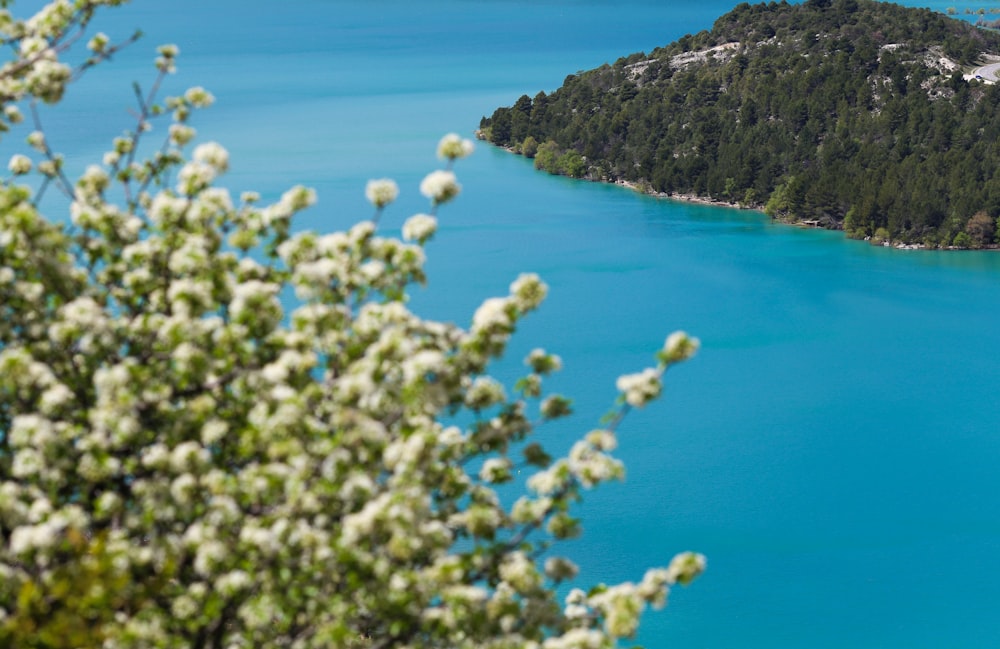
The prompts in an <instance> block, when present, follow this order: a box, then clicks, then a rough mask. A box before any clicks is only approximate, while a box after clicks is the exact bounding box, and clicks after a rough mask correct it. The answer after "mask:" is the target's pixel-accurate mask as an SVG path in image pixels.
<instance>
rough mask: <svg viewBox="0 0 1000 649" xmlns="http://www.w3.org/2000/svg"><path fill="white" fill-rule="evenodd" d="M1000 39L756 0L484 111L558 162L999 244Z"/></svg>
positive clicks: (517, 142)
mask: <svg viewBox="0 0 1000 649" xmlns="http://www.w3.org/2000/svg"><path fill="white" fill-rule="evenodd" d="M990 60H1000V34H997V33H996V32H993V31H988V30H984V29H980V28H977V27H975V26H973V25H970V24H968V23H966V22H962V21H958V20H955V19H951V18H947V17H946V16H944V15H941V14H938V13H934V12H932V11H930V10H927V9H911V8H905V7H901V6H898V5H894V4H889V3H882V2H874V1H871V0H808V1H807V2H805V3H803V4H796V5H791V4H788V3H786V2H780V3H775V2H770V3H768V4H758V5H749V4H741V5H739V6H737V7H736V8H735V9H733V11H731V12H730V13H728V14H726V15H724V16H722V17H721V18H719V19H718V20H717V21H716V23H715V25H714V26H713V28H712V29H711V31H703V32H700V33H698V34H694V35H687V36H684V37H683V38H681V39H679V40H678V41H676V42H674V43H672V44H670V45H668V46H666V47H662V48H657V49H656V50H654V51H653V52H652V53H650V54H645V53H637V54H632V55H630V56H627V57H623V58H621V59H619V60H618V61H616V62H615V63H614V64H613V65H609V64H606V65H604V66H601V67H600V68H597V69H595V70H590V71H587V72H581V73H578V74H571V75H569V76H567V77H566V79H565V81H564V83H563V85H562V87H560V88H559V89H558V90H556V91H554V92H552V93H551V94H546V93H545V92H539V93H538V94H537V95H535V96H534V97H529V96H528V95H523V96H521V97H520V98H519V99H518V100H517V101H516V102H515V103H514V105H513V106H510V107H502V108H498V109H497V110H496V111H495V112H494V113H493V115H492V116H491V117H488V118H486V117H484V118H483V120H482V122H481V124H480V137H482V138H484V139H487V140H488V141H490V142H492V143H494V144H496V145H499V146H504V147H509V148H511V149H513V150H514V151H516V152H519V153H523V154H525V155H527V156H529V157H534V158H535V165H536V167H538V168H540V169H545V170H547V171H550V172H552V173H563V174H566V175H571V176H576V177H587V178H591V179H593V180H602V181H607V182H625V183H631V184H634V185H637V186H639V187H641V188H643V189H644V190H646V191H650V192H652V193H661V194H666V195H695V196H700V197H705V198H711V199H713V200H716V201H723V202H727V203H733V204H742V205H744V206H747V207H757V208H763V209H764V210H765V211H766V212H767V213H768V214H770V215H771V216H772V217H775V218H779V219H782V220H786V221H792V222H795V221H799V222H807V223H810V224H817V225H821V226H823V227H828V228H834V229H843V230H844V231H845V232H846V233H847V234H848V236H851V237H856V238H871V239H873V240H874V241H879V242H881V241H889V240H891V241H894V242H902V243H920V244H924V245H927V246H931V247H949V246H957V247H984V246H991V245H993V244H994V242H995V241H996V233H997V228H996V222H997V217H998V216H1000V184H998V183H997V182H996V181H995V180H994V173H995V170H997V169H998V168H1000V146H998V142H1000V86H996V85H991V84H990V83H988V82H987V81H984V80H980V79H975V78H973V79H971V80H967V79H966V78H964V77H963V71H966V70H971V69H972V68H973V67H974V66H976V65H978V64H981V63H985V62H987V61H990Z"/></svg>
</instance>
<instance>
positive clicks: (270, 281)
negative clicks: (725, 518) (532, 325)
mask: <svg viewBox="0 0 1000 649" xmlns="http://www.w3.org/2000/svg"><path fill="white" fill-rule="evenodd" d="M99 4H117V3H116V2H103V3H101V2H77V3H76V4H70V3H69V2H65V1H57V2H54V3H53V4H51V5H49V6H48V7H47V8H46V9H44V10H43V11H42V12H41V13H39V14H38V16H36V18H34V19H32V20H31V21H28V22H27V23H18V24H19V25H21V26H20V27H18V28H17V30H14V28H12V27H10V24H9V23H4V22H3V21H2V20H0V25H3V24H7V31H6V32H5V34H6V37H7V38H17V39H19V43H20V47H19V48H18V50H17V54H16V59H15V60H14V61H13V62H12V63H10V64H8V66H7V67H5V68H3V70H8V71H9V70H11V69H14V68H18V72H16V73H10V72H8V75H7V76H6V77H5V76H3V75H4V73H3V71H2V70H0V84H2V83H6V82H7V81H11V80H17V81H18V83H23V84H24V86H23V88H22V89H21V90H19V91H18V92H22V93H25V94H27V95H31V96H35V97H38V98H39V99H43V100H46V101H48V100H51V101H55V100H58V95H59V91H58V90H57V89H58V88H61V87H62V86H61V84H62V83H63V82H62V81H61V80H60V79H62V72H57V71H56V68H54V67H53V65H59V64H57V63H55V59H54V58H53V56H54V54H55V48H54V47H53V43H57V42H61V41H60V40H59V39H60V38H62V34H64V32H65V30H66V29H68V28H69V26H71V25H74V24H80V23H81V22H82V21H84V20H85V19H86V20H89V17H90V15H91V13H92V10H93V9H94V8H96V6H97V5H99ZM0 29H2V28H0ZM89 47H90V51H91V52H92V53H95V55H100V54H102V53H106V52H110V51H112V50H113V46H111V45H109V39H108V38H107V37H106V36H103V35H98V36H96V37H94V38H93V39H92V40H91V42H90V44H89ZM177 55H178V53H177V50H176V48H174V47H172V46H164V47H161V48H159V50H158V58H157V61H156V68H157V70H158V73H159V74H160V75H166V74H171V73H172V72H173V71H174V70H175V59H176V57H177ZM18 66H20V67H18ZM43 79H45V80H47V81H45V80H43ZM32 80H33V81H32ZM46 84H48V85H46ZM0 91H3V89H2V88H0ZM3 96H5V97H15V98H16V97H18V96H21V95H18V94H16V93H15V94H6V95H3ZM211 103H212V96H211V94H210V93H208V92H207V91H206V90H204V89H202V88H194V89H191V90H189V91H188V92H186V93H185V94H184V95H182V96H179V97H173V98H168V99H167V100H166V101H165V102H164V103H163V104H162V105H159V104H154V103H153V99H152V98H141V99H140V106H139V110H138V111H137V115H138V121H137V124H136V127H135V128H134V129H133V130H131V131H128V132H126V134H125V135H123V136H121V137H119V138H116V140H115V141H114V142H113V144H112V147H111V149H110V150H109V151H108V152H107V153H106V154H105V155H104V157H103V160H102V164H95V165H92V166H90V167H88V168H86V169H85V170H84V172H83V173H82V174H81V175H80V176H79V177H78V178H77V179H76V180H75V181H69V179H68V178H66V177H65V174H64V172H63V171H62V169H61V167H59V165H58V164H57V160H59V158H58V157H57V156H56V155H55V154H53V153H52V151H51V149H50V148H49V145H48V143H47V141H46V138H45V137H44V134H43V133H42V132H41V131H39V132H37V134H33V135H32V136H31V137H30V140H31V144H32V146H33V147H34V148H35V153H34V154H33V155H35V156H36V159H37V162H36V161H33V160H32V158H30V157H29V156H27V155H25V154H18V156H15V158H13V159H11V161H10V163H9V170H10V171H11V173H12V174H14V176H15V177H16V178H21V177H23V176H28V177H29V178H30V177H32V176H31V174H32V173H37V174H40V175H41V176H42V177H43V178H44V179H47V180H46V181H45V182H48V181H51V182H53V183H55V184H56V185H57V186H60V187H62V188H63V189H64V191H65V193H66V194H67V197H68V198H69V200H70V211H69V212H70V213H69V220H68V221H67V220H65V219H59V218H56V219H49V218H46V217H45V216H44V215H43V214H42V213H41V211H40V208H39V203H38V199H39V198H40V197H39V196H38V195H37V194H36V193H33V192H32V190H30V189H29V188H27V187H26V186H22V185H19V184H17V183H16V182H14V178H12V179H10V180H8V181H5V182H3V183H2V184H0V315H2V317H0V645H3V646H19V647H22V646H23V647H32V646H88V647H91V646H92V647H103V648H104V649H118V648H123V649H124V648H131V647H168V648H174V647H177V648H180V647H184V648H187V647H193V646H199V647H218V648H222V647H226V648H232V649H238V648H241V647H270V646H276V647H277V646H283V647H302V648H305V647H340V646H346V647H355V646H356V647H389V646H392V647H396V646H399V647H436V646H457V647H536V648H539V649H541V648H544V649H559V648H574V647H579V648H582V647H608V646H613V645H614V643H615V642H616V641H617V639H619V638H627V637H631V636H632V635H634V633H635V631H636V628H637V624H638V620H639V615H640V613H641V612H642V610H643V609H644V608H645V607H646V606H654V607H658V606H662V605H663V604H664V603H665V601H666V595H667V591H668V589H669V588H670V587H671V586H673V585H674V584H686V583H688V582H689V581H690V580H691V579H693V578H694V577H695V576H696V575H697V574H699V573H700V572H701V571H702V570H703V569H704V558H703V557H701V556H700V555H696V554H692V553H684V554H681V555H678V557H677V558H675V559H674V560H673V561H672V562H671V563H670V564H669V566H668V567H667V568H663V569H659V570H652V571H650V572H648V573H647V574H646V576H645V577H644V578H643V579H642V581H641V582H640V583H638V584H621V585H615V586H601V587H598V588H595V589H593V590H591V591H590V592H589V593H585V592H584V591H582V590H573V591H572V592H571V593H570V595H569V597H568V598H566V600H565V601H564V602H563V601H560V599H559V598H558V597H557V595H556V590H555V586H556V585H557V584H560V583H562V582H566V581H571V580H573V579H574V578H575V576H576V573H577V569H576V566H575V565H573V564H572V562H570V561H568V560H567V559H564V558H561V557H559V556H554V555H552V554H550V552H551V550H550V546H552V545H553V544H554V543H556V542H558V541H559V540H562V539H567V538H572V537H574V536H576V535H577V534H579V532H580V526H579V522H578V521H577V519H576V518H574V517H573V516H571V515H570V510H571V506H572V505H573V503H575V502H576V501H577V500H578V498H579V494H580V492H581V490H583V489H588V488H591V487H594V486H596V485H599V484H601V483H603V482H606V481H609V480H614V479H617V478H620V477H621V475H622V473H623V466H622V464H621V462H620V461H619V460H617V459H616V458H614V457H613V456H612V452H613V451H614V450H615V448H616V447H617V444H618V438H617V430H616V428H617V425H618V422H619V421H620V418H618V419H616V420H615V421H614V422H612V423H611V424H610V425H608V426H606V427H605V428H601V429H598V430H594V431H591V432H589V433H588V434H586V435H585V436H584V437H583V439H581V440H580V441H579V442H577V443H576V444H575V445H573V447H572V449H571V450H570V452H569V454H568V455H567V457H565V458H561V459H553V458H551V457H550V456H549V455H548V454H547V453H546V452H545V451H544V450H543V449H542V447H541V445H540V444H539V443H538V442H536V441H534V438H535V437H537V428H538V426H539V421H542V422H544V421H547V420H550V419H554V418H557V417H562V416H565V415H567V414H569V412H570V411H571V408H570V402H569V400H568V399H567V398H565V397H563V396H561V395H555V394H546V391H545V389H544V386H545V381H546V379H547V377H548V376H549V375H551V374H552V373H554V372H558V371H559V370H560V369H561V366H562V363H561V361H560V359H559V357H558V356H556V355H554V354H550V353H548V352H546V351H544V350H541V349H536V350H533V351H532V352H531V353H530V354H529V355H528V357H527V358H526V359H525V364H526V366H527V368H528V371H527V374H526V375H525V376H524V377H523V378H521V379H520V380H518V381H517V382H516V383H515V384H514V386H513V387H512V388H509V387H507V386H505V385H504V384H503V383H501V382H500V381H498V380H497V379H495V378H494V377H492V376H490V374H489V369H490V364H491V362H492V361H494V360H495V359H496V358H498V357H499V356H501V355H502V354H503V353H504V352H505V351H506V349H507V346H508V342H509V340H510V337H511V336H512V335H513V334H514V332H515V330H516V328H517V326H518V323H519V322H520V321H521V319H522V318H524V317H525V316H526V315H527V314H529V313H530V312H532V311H534V310H535V309H537V308H538V307H539V306H540V305H541V303H542V301H543V300H544V298H545V296H546V293H547V290H548V288H547V286H546V285H545V283H544V282H543V281H542V280H541V278H539V277H538V276H537V275H534V274H524V275H521V276H520V277H517V278H515V279H514V281H513V282H512V283H511V285H510V288H509V291H508V293H507V295H504V296H498V297H491V298H488V299H486V300H485V301H484V302H483V304H482V305H481V306H480V307H479V308H478V309H477V310H476V311H475V313H474V314H473V315H472V316H471V318H470V321H469V323H468V324H467V326H465V327H462V326H458V325H455V324H450V323H443V322H436V321H433V320H427V319H423V318H421V317H420V316H419V315H417V314H416V313H414V312H412V311H411V310H410V309H409V308H408V307H407V291H408V289H409V287H410V286H411V285H413V284H414V283H417V282H423V281H424V280H425V275H424V262H425V249H424V246H425V244H426V243H427V242H428V241H429V240H430V238H431V237H432V236H433V235H434V233H435V232H436V230H437V223H438V218H439V217H438V216H437V215H436V210H437V209H438V208H439V207H440V206H441V205H443V204H444V203H445V202H447V201H449V200H451V199H453V198H454V197H455V196H456V195H457V194H458V191H459V185H458V183H457V179H456V177H455V174H454V172H453V171H452V170H451V163H452V162H454V161H455V160H457V159H459V158H462V157H464V156H466V155H468V154H469V153H470V152H471V144H468V143H467V142H466V141H463V140H461V138H458V137H457V136H452V135H449V136H446V137H445V138H444V139H443V140H442V141H441V142H440V143H439V146H438V150H439V153H440V154H441V155H442V156H443V157H445V158H447V159H448V160H449V168H448V169H447V170H442V171H437V172H433V173H432V174H431V175H429V176H428V177H427V178H426V179H425V180H424V182H423V183H421V186H420V190H421V191H422V192H423V193H424V194H425V195H426V196H427V198H428V199H429V202H430V208H429V210H430V212H431V213H430V214H417V215H414V216H411V217H410V218H408V219H406V220H405V221H404V222H403V224H402V239H399V238H396V237H393V236H388V235H386V234H385V233H384V232H380V230H379V227H380V226H379V224H377V223H376V222H375V221H373V220H369V221H362V222H360V223H358V224H357V225H355V226H354V227H352V228H350V229H349V230H347V231H345V232H332V233H325V234H320V233H314V232H308V231H297V230H296V229H295V228H294V227H293V222H294V219H295V216H296V214H298V213H299V212H301V211H303V210H305V209H308V208H310V207H311V206H312V205H313V203H314V202H315V194H314V193H313V192H312V191H311V190H309V189H306V188H304V187H293V188H291V189H289V190H288V191H287V192H285V193H284V194H282V195H281V196H280V197H277V198H276V200H274V201H273V202H271V203H267V202H266V201H264V202H263V204H262V201H261V197H260V196H258V195H256V194H253V193H246V194H244V195H242V196H240V197H238V198H234V197H233V196H231V195H230V193H229V192H228V191H227V190H226V189H224V188H222V187H219V186H217V183H218V181H219V180H220V178H222V177H224V175H225V174H226V172H227V171H228V169H229V155H228V153H227V152H226V150H225V149H224V148H223V147H222V146H221V145H219V144H216V143H211V142H210V143H203V144H198V145H197V146H194V147H193V150H192V151H190V153H186V152H185V147H186V146H188V145H191V144H192V143H193V142H194V141H195V132H194V129H193V128H192V127H191V126H190V125H189V124H188V120H189V118H190V116H191V115H192V113H193V111H194V110H195V109H198V108H203V107H206V106H208V105H210V104H211ZM5 114H7V115H8V116H9V115H13V114H14V113H13V112H8V111H5ZM157 119H162V120H167V119H169V120H171V123H170V124H169V125H167V127H166V128H165V129H163V130H164V132H165V143H164V145H163V147H162V148H161V149H160V150H159V151H158V152H157V153H155V154H153V156H152V157H150V158H148V159H142V158H140V157H139V156H138V154H137V151H138V150H139V148H140V147H139V144H140V141H141V140H142V138H143V137H145V135H144V134H146V133H148V132H151V131H152V132H155V130H156V127H155V126H154V123H155V124H158V122H157ZM43 165H45V166H44V167H43ZM33 170H34V171H33ZM42 186H43V187H44V186H45V185H44V184H43V185H42ZM398 191H399V190H398V187H397V186H396V184H395V183H394V182H392V181H389V180H385V179H383V180H377V181H372V182H371V183H369V185H368V186H367V187H366V189H365V193H366V195H367V197H368V199H369V200H370V201H371V202H372V203H373V204H374V205H375V206H376V208H377V210H379V212H380V213H381V211H382V210H383V208H386V207H387V206H389V205H390V204H391V203H392V201H393V200H394V199H395V198H396V195H397V193H398ZM383 225H384V224H383ZM293 291H294V295H295V298H294V299H292V298H291V293H292V292H293ZM696 348H697V343H696V341H694V339H690V338H688V337H687V336H686V335H674V336H672V337H671V338H670V339H668V342H667V344H666V347H665V349H664V350H663V351H661V353H660V354H658V355H657V358H658V365H657V367H656V369H655V370H650V371H647V372H643V373H641V374H639V375H637V376H638V377H639V378H634V377H633V378H630V377H624V378H623V379H621V380H620V383H619V387H620V389H621V390H622V391H623V393H624V401H625V404H623V405H621V407H620V409H621V412H622V413H624V411H625V410H626V409H627V405H628V404H631V405H643V404H645V403H646V402H648V401H649V400H650V399H652V398H654V397H655V396H657V395H658V394H659V390H660V383H661V377H662V374H663V371H664V370H665V369H666V368H667V367H668V366H669V365H671V364H673V363H676V362H680V361H682V360H685V359H686V358H688V357H690V356H691V355H692V354H693V353H694V350H695V349H696ZM458 422H464V423H461V424H460V423H458ZM522 471H523V472H524V473H525V475H526V476H527V477H526V481H525V482H524V484H523V485H521V486H523V487H525V491H524V495H522V496H521V497H519V498H517V499H516V500H514V502H509V501H508V497H507V495H506V494H508V493H509V492H507V491H505V492H504V493H505V495H504V497H501V493H500V491H498V488H499V485H508V487H505V490H506V489H508V488H509V487H510V486H511V484H512V483H514V486H516V481H517V480H520V478H519V477H517V476H518V474H519V473H521V472H522Z"/></svg>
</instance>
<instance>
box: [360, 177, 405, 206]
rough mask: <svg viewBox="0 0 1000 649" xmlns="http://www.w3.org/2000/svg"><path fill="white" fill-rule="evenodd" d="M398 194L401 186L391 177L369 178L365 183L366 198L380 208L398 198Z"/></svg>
mask: <svg viewBox="0 0 1000 649" xmlns="http://www.w3.org/2000/svg"><path fill="white" fill-rule="evenodd" d="M397 196H399V186H398V185H396V183H395V181H393V180H391V179H389V178H379V179H378V180H369V181H368V184H367V185H365V198H367V199H368V202H369V203H371V204H372V205H374V206H375V207H377V208H379V209H381V208H383V207H385V206H386V205H388V204H389V203H391V202H393V201H394V200H396V197H397Z"/></svg>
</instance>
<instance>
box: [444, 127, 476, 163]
mask: <svg viewBox="0 0 1000 649" xmlns="http://www.w3.org/2000/svg"><path fill="white" fill-rule="evenodd" d="M474 150H475V145H473V144H472V141H471V140H466V139H462V137H461V136H459V135H458V134H456V133H449V134H448V135H445V136H444V137H443V138H441V141H440V142H438V148H437V152H438V157H439V158H445V159H448V160H456V159H458V158H464V157H466V156H469V155H472V152H473V151H474Z"/></svg>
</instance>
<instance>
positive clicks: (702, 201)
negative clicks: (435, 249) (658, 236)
mask: <svg viewBox="0 0 1000 649" xmlns="http://www.w3.org/2000/svg"><path fill="white" fill-rule="evenodd" d="M475 137H476V139H477V140H479V141H483V142H486V143H487V144H488V145H489V146H491V147H494V148H497V149H500V150H502V151H506V152H507V153H510V154H513V155H516V156H520V157H522V158H524V157H525V156H524V154H522V153H518V152H517V151H515V150H514V149H513V148H512V147H507V146H498V145H496V144H493V143H492V142H489V141H488V140H486V139H485V138H484V137H482V134H481V133H480V131H479V130H478V129H477V130H476V131H475ZM525 159H527V160H530V158H525ZM579 180H587V181H589V182H595V183H603V184H605V185H614V186H618V187H624V188H626V189H629V190H631V191H633V192H636V193H637V194H644V195H645V196H651V197H652V198H657V199H666V200H673V201H677V202H679V203H691V204H694V205H704V206H706V207H724V208H728V209H731V210H749V211H755V212H760V213H761V214H764V215H765V216H766V214H765V213H764V205H763V204H762V203H756V204H754V205H750V206H745V205H740V204H739V203H730V202H728V201H723V200H719V199H716V198H711V197H709V196H699V195H697V194H670V193H667V192H655V191H651V190H647V189H643V188H642V187H641V186H640V185H639V184H637V183H634V182H632V181H630V180H605V179H595V178H592V177H589V176H584V177H583V178H580V179H579ZM769 218H770V219H771V222H772V223H781V224H782V225H790V226H795V227H799V228H803V229H809V230H831V231H839V232H843V230H841V229H839V228H827V227H824V226H822V225H821V224H820V223H819V222H818V221H786V220H783V219H776V218H774V217H769ZM843 236H844V238H845V239H847V240H848V241H859V242H864V243H868V244H869V245H872V246H876V247H882V248H894V249H896V250H941V251H952V250H957V251H963V250H967V251H973V252H983V251H990V250H992V251H997V250H1000V244H996V243H994V244H990V245H986V246H983V247H981V248H956V247H955V246H939V247H934V248H930V247H928V246H926V245H925V244H923V243H905V242H901V241H900V242H892V241H882V242H881V243H872V242H871V237H865V238H864V239H852V238H851V237H848V236H847V235H846V234H845V235H843Z"/></svg>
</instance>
